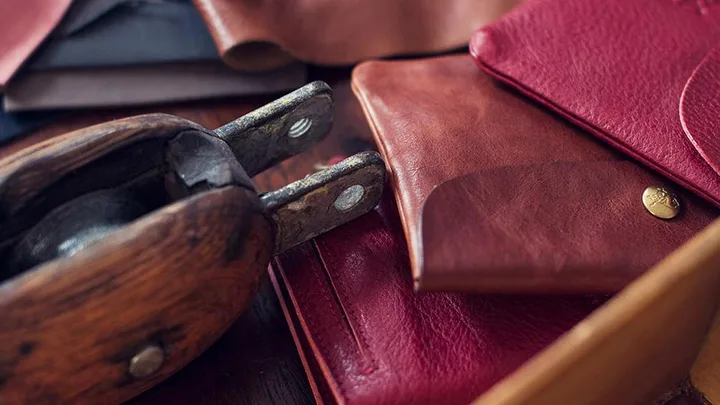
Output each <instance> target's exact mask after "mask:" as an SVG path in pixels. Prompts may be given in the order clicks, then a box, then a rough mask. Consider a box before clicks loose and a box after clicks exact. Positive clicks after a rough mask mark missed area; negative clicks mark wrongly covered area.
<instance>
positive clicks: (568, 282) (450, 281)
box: [420, 161, 717, 294]
mask: <svg viewBox="0 0 720 405" xmlns="http://www.w3.org/2000/svg"><path fill="white" fill-rule="evenodd" d="M664 183H666V181H664V180H663V179H661V178H660V177H658V176H655V175H653V174H650V173H649V172H648V171H646V170H644V169H642V168H640V167H639V166H638V165H637V164H635V163H632V162H627V161H598V162H571V163H549V164H531V165H522V166H506V167H500V168H495V169H488V170H481V171H476V172H474V173H470V174H467V175H464V176H461V177H457V178H454V179H452V180H449V181H447V182H444V183H442V184H440V185H439V186H438V187H437V188H435V189H434V190H433V191H432V193H431V194H430V195H429V196H428V198H427V200H426V201H425V203H424V205H423V208H422V213H421V216H422V225H421V230H420V233H421V236H420V237H421V240H422V245H421V251H422V252H421V254H422V264H421V266H422V270H421V272H422V274H423V278H424V280H423V283H422V284H421V286H420V287H421V288H425V289H432V290H455V291H457V290H458V289H464V290H469V291H475V292H486V293H540V294H545V293H569V292H572V293H612V292H616V291H618V290H620V289H621V288H623V287H624V286H625V285H627V284H628V283H630V282H631V281H632V280H634V279H635V278H636V277H637V276H639V275H641V274H642V273H643V272H645V271H646V270H647V269H648V268H650V267H651V266H652V265H654V264H655V263H657V262H658V261H660V260H661V259H662V258H663V257H665V256H666V255H667V254H669V253H670V252H672V251H673V250H674V249H675V248H677V246H679V245H681V244H682V243H683V242H685V241H687V240H689V239H690V238H691V237H692V236H693V235H694V234H695V233H697V232H699V231H700V230H701V229H703V228H704V227H705V226H707V225H708V224H709V223H710V222H712V220H713V219H714V218H715V217H716V216H717V211H716V209H715V208H714V207H712V206H710V205H709V204H707V203H705V202H704V201H701V200H700V199H698V198H696V197H695V196H692V195H690V194H689V193H681V194H679V195H680V200H681V204H682V208H683V211H682V213H681V214H680V215H679V216H678V217H676V218H674V219H672V220H669V221H666V220H661V219H658V218H656V217H654V216H652V215H651V214H650V213H649V212H648V211H647V210H646V209H645V206H644V205H643V202H642V195H643V192H644V190H645V188H646V187H648V186H651V185H663V184H664Z"/></svg>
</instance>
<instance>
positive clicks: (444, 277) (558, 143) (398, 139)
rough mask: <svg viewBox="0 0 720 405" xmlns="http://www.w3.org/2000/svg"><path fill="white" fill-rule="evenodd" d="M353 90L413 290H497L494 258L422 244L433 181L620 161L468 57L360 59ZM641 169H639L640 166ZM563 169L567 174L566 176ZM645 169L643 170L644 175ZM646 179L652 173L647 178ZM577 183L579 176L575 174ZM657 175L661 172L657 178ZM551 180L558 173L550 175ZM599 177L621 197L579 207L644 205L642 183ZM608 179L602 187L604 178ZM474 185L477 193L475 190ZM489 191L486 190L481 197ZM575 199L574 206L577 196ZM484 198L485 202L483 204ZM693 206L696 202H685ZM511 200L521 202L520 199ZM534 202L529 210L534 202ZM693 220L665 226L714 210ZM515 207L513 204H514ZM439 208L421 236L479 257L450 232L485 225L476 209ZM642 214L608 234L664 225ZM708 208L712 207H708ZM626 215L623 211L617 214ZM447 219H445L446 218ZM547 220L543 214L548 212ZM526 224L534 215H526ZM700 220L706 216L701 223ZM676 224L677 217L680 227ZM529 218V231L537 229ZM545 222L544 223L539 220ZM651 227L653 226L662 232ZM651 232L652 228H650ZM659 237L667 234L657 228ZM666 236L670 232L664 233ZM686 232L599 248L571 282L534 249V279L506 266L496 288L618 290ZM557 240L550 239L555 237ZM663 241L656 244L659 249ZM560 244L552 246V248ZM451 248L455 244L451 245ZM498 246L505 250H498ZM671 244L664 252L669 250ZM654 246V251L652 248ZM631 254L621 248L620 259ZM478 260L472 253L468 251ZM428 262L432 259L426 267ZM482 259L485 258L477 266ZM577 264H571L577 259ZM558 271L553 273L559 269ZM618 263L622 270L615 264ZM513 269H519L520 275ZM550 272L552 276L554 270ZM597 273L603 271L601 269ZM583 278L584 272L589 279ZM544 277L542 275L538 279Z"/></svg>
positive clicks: (528, 266) (554, 206)
mask: <svg viewBox="0 0 720 405" xmlns="http://www.w3.org/2000/svg"><path fill="white" fill-rule="evenodd" d="M353 88H354V90H355V92H356V94H357V95H358V97H359V99H360V100H361V103H362V105H363V108H364V109H365V112H366V115H367V117H368V119H369V121H370V123H371V126H372V127H373V131H374V133H375V137H376V140H377V142H378V145H379V147H380V150H381V152H382V153H383V155H384V157H385V159H386V162H387V164H388V166H389V170H390V173H391V179H392V182H393V186H394V191H395V196H396V199H397V201H398V206H399V210H400V213H401V218H402V222H403V227H404V230H405V234H406V236H407V239H408V245H409V250H410V258H411V263H412V271H413V276H414V278H415V281H416V287H417V288H419V289H421V290H445V291H447V290H461V291H462V290H465V291H467V290H472V291H480V292H483V291H493V292H497V291H498V290H499V287H500V284H496V285H493V283H487V284H484V283H483V280H484V279H485V277H487V276H493V275H494V276H497V272H498V271H501V270H500V268H493V267H492V266H491V264H492V261H488V262H484V263H483V262H479V261H477V262H475V263H474V266H469V265H468V264H467V263H460V262H457V261H456V260H450V258H449V257H452V256H449V255H447V254H444V253H442V252H437V251H435V249H442V246H443V245H442V244H440V243H435V242H433V243H432V244H425V243H423V238H424V236H423V234H428V232H430V231H429V230H426V229H424V226H425V224H424V223H423V222H422V218H421V215H422V210H423V206H424V205H425V204H426V200H427V199H428V197H429V196H430V194H431V192H432V191H433V189H435V187H438V186H440V187H443V186H442V184H443V183H445V182H448V181H450V180H453V179H455V178H456V177H459V176H461V175H465V174H469V173H474V172H479V171H482V170H485V169H492V168H499V167H504V166H518V165H533V164H541V163H554V162H596V161H618V160H621V159H622V158H621V157H620V156H619V155H618V154H616V153H614V152H613V151H611V150H610V149H608V148H607V147H605V146H603V145H600V144H599V143H597V142H596V141H595V140H594V139H593V138H592V137H590V136H589V135H588V134H586V133H585V132H583V131H580V130H578V129H576V128H574V127H571V126H569V125H568V124H566V123H565V122H563V121H561V120H559V119H557V118H555V117H554V116H552V115H550V114H548V113H547V112H546V111H545V110H543V109H542V108H541V107H538V106H536V105H534V104H533V103H532V102H530V101H527V100H525V99H524V98H522V97H520V96H518V95H517V94H516V93H514V92H512V91H510V90H508V89H507V88H505V87H503V86H502V85H500V84H498V83H496V82H495V81H493V80H492V79H491V78H490V77H489V76H487V75H485V74H484V73H481V72H480V71H479V70H478V69H477V67H476V66H475V65H474V64H473V61H472V59H471V58H470V56H469V55H453V56H443V57H438V58H432V59H424V60H413V61H395V62H367V63H364V64H362V65H360V66H358V67H357V68H356V69H355V71H354V72H353ZM642 171H643V172H645V171H644V169H643V170H642ZM568 175H573V173H572V172H571V173H569V174H568ZM645 176H649V174H645ZM645 178H646V179H650V178H651V177H645ZM575 180H577V179H575ZM659 180H660V179H659ZM557 181H558V185H560V184H562V183H563V182H564V179H562V178H558V179H557ZM604 181H607V182H610V183H616V186H617V187H619V188H626V189H624V190H623V196H625V198H626V200H623V201H613V200H607V199H600V201H596V202H593V201H587V202H584V206H585V207H586V209H590V208H592V207H593V203H595V204H609V205H611V208H610V209H621V207H631V206H632V207H633V208H632V209H633V210H638V209H639V210H642V200H641V196H642V193H643V190H644V187H646V186H649V185H651V184H647V185H641V184H640V183H639V182H635V183H632V184H630V183H629V182H625V183H623V182H620V181H616V180H615V179H613V178H606V177H605V178H604ZM605 186H607V185H605ZM463 187H465V188H466V189H467V192H468V193H469V194H468V195H472V194H473V192H474V191H473V188H475V189H477V188H480V187H482V185H480V184H476V183H473V182H470V183H467V184H462V185H460V186H458V189H459V190H461V189H462V188H463ZM476 191H477V190H476ZM534 197H535V200H531V199H528V200H527V202H528V207H529V209H538V207H541V206H544V207H546V208H547V209H548V210H555V211H557V212H558V214H557V215H558V217H560V216H562V215H576V214H574V210H575V209H576V208H577V207H574V206H570V205H564V204H565V202H564V201H562V199H557V200H554V199H552V196H542V195H536V196H534ZM487 198H492V196H487ZM495 198H497V201H494V202H493V204H496V206H497V207H502V206H503V203H504V202H505V201H504V199H505V198H507V197H506V196H503V195H502V194H501V193H496V196H495ZM685 198H686V195H685V193H681V199H683V200H684V199H685ZM578 199H579V197H578V196H576V197H575V200H574V201H573V203H577V201H578ZM488 204H490V203H489V202H488ZM693 206H694V205H693ZM518 207H519V206H518ZM533 207H534V208H533ZM703 207H705V208H703V209H702V210H699V211H700V212H701V214H700V217H697V218H696V217H695V215H698V212H696V211H698V210H694V209H692V210H688V211H687V212H686V213H685V215H684V216H682V217H680V218H676V219H674V220H673V221H671V223H674V225H675V226H678V227H680V228H683V227H685V226H687V229H695V228H694V227H695V226H697V224H705V225H706V224H707V223H709V221H708V219H707V218H708V217H709V216H712V215H716V213H715V212H714V211H708V210H711V208H709V207H707V206H705V205H703ZM515 208H517V207H515ZM434 209H436V210H439V211H440V212H438V213H437V215H439V216H443V215H444V216H446V218H448V219H447V221H446V226H445V227H443V225H442V223H436V224H435V225H433V227H434V228H435V229H433V230H432V232H435V235H430V236H427V237H428V238H434V239H433V240H434V241H436V240H438V239H442V237H444V236H447V237H448V238H451V239H452V238H454V240H455V241H456V242H457V243H462V245H460V246H459V248H461V249H476V250H478V252H477V253H478V254H482V253H483V252H481V251H480V250H481V249H487V248H488V247H491V246H482V245H481V244H478V243H477V241H475V240H473V239H468V238H462V237H457V238H456V237H455V236H452V235H451V234H452V233H453V232H457V229H453V228H452V227H453V226H455V227H478V228H481V227H483V226H485V223H483V222H484V221H483V220H481V219H482V218H484V217H482V216H480V217H478V216H476V217H474V220H477V221H479V222H473V221H474V220H473V219H471V218H470V216H469V213H468V212H463V211H459V210H457V209H456V208H455V207H453V206H452V204H449V203H447V204H446V205H445V207H442V208H441V207H435V208H434ZM633 212H638V215H639V214H642V216H641V217H638V219H637V220H635V221H630V222H629V221H624V222H622V223H617V227H616V228H612V227H608V228H607V232H611V229H615V232H617V234H618V235H622V234H623V233H629V234H632V235H636V236H637V235H638V233H637V232H636V231H635V227H637V226H638V225H639V223H640V222H641V221H647V220H650V221H647V222H648V223H647V224H645V225H643V226H642V227H640V229H644V230H646V231H649V227H651V225H652V223H653V221H654V222H655V223H657V225H658V227H660V228H661V227H666V226H667V224H663V222H662V220H659V219H656V218H653V217H650V218H647V216H649V214H648V213H642V212H639V211H633ZM708 212H713V214H708ZM583 215H585V216H586V217H587V218H592V216H591V215H589V213H584V214H583ZM624 215H625V217H628V218H629V217H631V216H630V215H627V214H624ZM450 217H452V219H450ZM550 217H551V216H550ZM689 219H690V220H691V221H694V222H692V225H690V224H687V225H686V224H684V222H685V221H688V220H689ZM513 220H515V221H522V218H520V217H517V216H516V217H515V218H513ZM528 220H529V221H531V220H532V219H528ZM704 221H706V222H704ZM681 222H683V224H680V223H681ZM535 225H536V228H535V229H536V230H537V229H539V228H537V226H539V225H538V224H535ZM545 225H548V224H547V223H546V224H545ZM595 225H597V224H592V223H589V224H588V225H587V226H588V227H590V228H592V227H593V226H595ZM660 228H658V229H660ZM573 229H574V232H582V230H581V228H579V227H575V228H573ZM651 235H652V233H651ZM662 235H667V232H666V233H662ZM671 235H672V233H671ZM687 235H688V232H687V231H683V232H680V233H679V234H678V235H672V237H673V238H674V239H672V240H671V241H663V242H662V243H660V242H656V243H655V244H653V243H652V242H653V241H655V239H652V238H653V236H651V239H648V244H647V245H646V248H645V249H646V250H642V251H637V252H635V254H636V255H637V258H635V259H633V260H634V261H633V262H628V263H626V264H627V266H621V265H619V264H618V263H617V262H615V263H613V262H612V260H619V258H620V256H615V257H613V255H614V254H615V252H614V251H602V252H600V251H598V252H597V254H595V256H593V257H595V258H597V257H603V258H604V259H603V261H602V262H599V263H598V266H599V265H602V264H603V263H604V264H607V265H608V266H612V267H606V268H605V269H604V270H603V271H600V272H595V274H593V275H592V279H593V282H590V281H588V280H589V279H584V280H583V282H582V283H580V282H577V281H578V279H575V281H576V283H574V284H573V283H571V282H570V280H563V279H562V274H563V273H562V272H564V271H570V270H569V269H570V267H568V268H567V269H566V268H563V267H562V265H561V263H555V265H554V266H547V263H545V264H543V262H542V261H538V260H536V259H537V256H533V257H532V260H530V259H529V260H528V261H527V263H525V264H524V265H523V267H518V268H516V269H515V271H520V270H522V271H523V272H524V273H523V274H525V275H527V274H532V275H533V276H534V277H538V278H537V279H536V281H537V282H535V283H528V282H527V281H526V280H524V279H523V277H524V276H523V277H517V276H515V275H513V274H512V273H510V272H508V273H507V274H504V275H503V276H505V278H504V279H503V280H504V281H503V284H502V286H503V289H507V291H526V292H528V291H533V292H537V293H546V292H549V291H558V290H562V291H568V290H573V291H575V292H581V291H594V292H597V291H608V290H612V291H616V290H617V288H619V287H620V286H621V284H623V282H624V283H626V282H627V281H628V280H631V279H633V278H634V277H635V276H637V275H638V274H639V273H640V272H641V270H640V269H642V268H645V269H647V268H649V267H650V266H651V265H652V264H654V262H655V261H656V260H657V259H658V258H659V257H661V255H662V254H665V253H668V252H669V251H670V250H672V248H676V247H678V246H679V245H680V243H681V242H682V241H684V240H685V239H686V238H687ZM524 237H525V238H527V241H528V242H531V241H534V239H533V238H534V237H539V235H525V236H524ZM582 237H583V235H581V234H579V235H567V240H572V239H573V238H582ZM613 237H614V236H613V235H612V234H610V235H604V236H603V238H604V239H603V240H605V241H608V240H611V239H612V238H613ZM585 240H586V242H587V243H588V244H589V245H588V246H585V247H584V249H586V250H588V251H591V250H592V249H593V246H592V242H593V241H591V240H589V239H585ZM557 242H558V241H557V240H556V243H557ZM658 245H659V246H661V247H662V248H661V249H660V248H659V246H658ZM560 247H561V246H553V247H552V248H553V249H556V248H560ZM457 248H458V247H456V249H457ZM503 248H504V247H503ZM548 249H550V247H548V246H542V245H537V246H535V253H536V254H540V252H545V253H544V254H547V253H546V252H547V251H548ZM668 249H669V250H668ZM656 250H657V252H656ZM512 253H514V252H504V251H486V252H484V254H486V255H487V257H491V256H492V255H509V254H512ZM629 256H631V255H630V254H629V253H628V252H624V253H623V257H625V258H627V257H629ZM437 257H444V258H445V265H444V266H443V265H442V261H440V263H439V265H438V262H432V261H431V260H430V259H429V258H437ZM476 259H477V257H476ZM457 260H461V259H460V258H459V257H458V258H457ZM426 263H428V264H430V263H432V266H426ZM483 264H485V265H487V266H485V267H483ZM576 264H577V263H576ZM559 268H560V269H561V270H562V271H561V272H560V273H559V274H556V272H557V271H558V269H559ZM621 269H622V270H621ZM621 271H627V272H628V273H627V274H626V275H625V277H622V279H624V281H623V282H620V281H619V280H620V278H618V275H617V274H618V273H617V272H621ZM518 274H519V273H518ZM553 274H556V276H555V277H553ZM609 275H612V277H609V278H607V279H603V276H609ZM588 277H590V276H588ZM538 280H542V281H543V282H539V281H538Z"/></svg>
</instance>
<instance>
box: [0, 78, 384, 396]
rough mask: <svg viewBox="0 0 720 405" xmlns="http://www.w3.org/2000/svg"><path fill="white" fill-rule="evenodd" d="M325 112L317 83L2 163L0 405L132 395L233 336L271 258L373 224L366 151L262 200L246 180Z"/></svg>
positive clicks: (374, 198)
mask: <svg viewBox="0 0 720 405" xmlns="http://www.w3.org/2000/svg"><path fill="white" fill-rule="evenodd" d="M332 114H333V99H332V92H331V90H330V88H329V87H328V86H327V85H326V84H325V83H322V82H314V83H311V84H308V85H306V86H304V87H302V88H300V89H299V90H296V91H295V92H293V93H291V94H289V95H286V96H284V97H282V98H280V99H278V100H276V101H274V102H272V103H270V104H268V105H266V106H264V107H262V108H260V109H258V110H255V111H253V112H251V113H249V114H247V115H245V116H243V117H241V118H239V119H237V120H236V121H234V122H231V123H229V124H226V125H225V126H223V127H220V128H218V129H216V130H214V131H210V130H207V129H205V128H203V127H201V126H200V125H198V124H195V123H193V122H190V121H187V120H184V119H181V118H178V117H175V116H171V115H165V114H151V115H143V116H138V117H132V118H127V119H121V120H117V121H112V122H108V123H105V124H100V125H96V126H93V127H89V128H85V129H82V130H79V131H75V132H72V133H70V134H67V135H64V136H62V137H59V138H55V139H52V140H50V141H47V142H44V143H41V144H38V145H35V146H33V147H30V148H28V149H25V150H23V151H20V152H19V153H17V154H15V155H13V156H10V157H8V158H6V159H4V160H3V161H1V162H0V269H1V270H2V271H1V272H0V274H1V275H0V277H2V281H1V283H2V284H0V403H2V404H4V405H14V404H34V405H43V404H53V405H59V404H73V405H81V404H92V405H102V404H118V403H120V402H122V401H124V400H127V399H129V398H131V397H133V396H135V395H137V394H138V393H140V392H142V391H144V390H146V389H147V388H149V387H151V386H153V385H155V384H157V383H158V382H160V381H162V380H164V379H165V378H167V377H168V376H169V375H170V374H172V373H173V372H174V371H176V370H178V369H179V368H180V367H182V366H183V365H185V364H186V363H188V362H189V361H191V360H192V359H193V358H195V357H196V356H198V355H199V354H200V353H201V352H202V351H203V350H204V349H205V348H207V347H208V346H209V345H210V344H211V343H213V342H214V341H215V340H216V339H217V338H218V337H219V336H220V335H221V334H222V333H223V332H224V331H225V330H226V328H228V327H229V326H230V324H231V323H232V322H233V320H234V319H235V318H236V317H237V316H238V315H239V314H240V313H241V312H242V311H243V310H244V309H245V308H246V307H247V306H248V305H249V303H250V301H251V299H252V298H253V296H254V294H255V293H256V291H257V289H258V287H259V283H260V282H261V280H262V277H263V276H264V274H265V272H266V269H267V266H268V263H269V261H270V258H271V257H272V256H273V255H274V254H277V253H280V252H282V251H283V250H285V249H287V248H289V247H292V246H294V245H296V244H299V243H301V242H303V241H306V240H308V239H310V238H312V237H314V236H316V235H318V234H321V233H323V232H325V231H327V230H330V229H331V228H334V227H336V226H338V225H340V224H342V223H344V222H347V221H349V220H351V219H354V218H356V217H358V216H360V215H362V214H364V213H366V212H368V211H370V210H371V209H372V208H373V207H374V206H375V205H376V204H377V203H378V201H379V199H380V196H381V193H382V190H383V183H384V180H385V166H384V163H383V161H382V159H381V158H380V156H379V155H378V154H377V153H376V152H363V153H359V154H357V155H355V156H352V157H350V158H348V159H346V160H344V161H342V162H340V163H338V164H336V165H334V166H332V167H330V168H328V169H325V170H323V171H321V172H317V173H314V174H312V175H309V176H308V177H306V178H304V179H302V180H299V181H297V182H294V183H292V184H290V185H288V186H285V187H283V188H281V189H279V190H275V191H271V192H268V193H265V194H262V195H259V194H258V192H257V191H256V189H255V187H254V185H253V183H252V182H251V180H250V178H251V177H252V176H254V175H256V174H257V173H260V172H262V171H263V170H265V169H267V168H269V167H271V166H273V165H275V164H277V163H278V162H280V161H282V160H283V159H285V158H288V157H290V156H293V155H295V154H297V153H299V152H301V151H303V150H305V149H306V148H308V147H309V146H310V145H312V144H314V143H315V142H317V141H319V140H321V139H322V138H323V137H324V136H325V135H326V134H327V133H328V132H329V130H330V127H331V125H332Z"/></svg>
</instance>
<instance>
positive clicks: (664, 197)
mask: <svg viewBox="0 0 720 405" xmlns="http://www.w3.org/2000/svg"><path fill="white" fill-rule="evenodd" d="M642 200H643V205H645V208H646V209H647V210H648V212H650V213H651V214H653V215H654V216H656V217H658V218H662V219H672V218H675V217H676V216H677V215H678V214H679V213H680V200H679V199H678V198H677V195H675V193H674V192H673V191H672V190H670V189H669V188H667V187H665V186H650V187H648V188H646V189H645V192H643V197H642Z"/></svg>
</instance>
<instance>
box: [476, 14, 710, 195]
mask: <svg viewBox="0 0 720 405" xmlns="http://www.w3.org/2000/svg"><path fill="white" fill-rule="evenodd" d="M470 50H471V53H472V54H473V55H474V56H475V58H476V59H477V62H478V63H479V65H480V66H481V67H482V68H483V69H484V70H485V71H487V72H488V73H490V74H491V75H493V76H494V77H496V78H498V79H499V80H501V81H503V82H505V83H508V84H510V85H511V86H512V87H514V88H516V89H518V90H520V91H521V92H523V93H525V94H527V95H529V96H530V97H532V98H533V99H535V100H536V101H538V102H540V103H542V104H544V105H546V106H548V107H549V108H551V109H553V110H554V111H556V112H558V113H559V114H561V115H562V116H564V117H566V118H567V119H569V120H570V121H572V122H574V123H576V124H578V125H580V126H581V127H583V128H585V129H587V130H588V131H590V132H591V133H593V134H595V135H597V136H599V137H600V138H602V139H603V140H605V141H607V142H608V143H610V144H611V145H613V146H615V147H617V148H619V149H620V150H622V151H623V152H625V153H627V154H629V155H630V156H633V157H634V158H636V159H638V160H640V161H641V162H643V163H645V164H646V165H648V166H650V167H652V168H654V169H656V170H657V171H659V172H661V173H662V174H664V175H665V176H667V177H669V178H671V179H673V180H675V181H677V182H678V183H680V184H681V185H683V186H685V187H687V188H688V189H690V190H692V191H694V192H696V193H698V194H699V195H701V196H703V197H705V198H706V199H708V200H710V201H711V202H713V203H714V204H716V205H720V176H719V175H718V174H719V173H720V137H718V136H717V134H718V131H720V114H719V113H718V111H719V110H720V4H717V3H716V2H704V1H697V2H696V1H678V0H578V1H572V2H567V1H558V0H530V1H528V2H527V3H526V4H525V5H523V6H522V7H519V8H517V9H515V10H514V11H513V12H511V13H510V14H508V15H506V16H505V17H504V18H503V19H501V20H499V21H497V22H496V23H494V24H491V25H489V26H487V27H485V28H482V29H481V30H479V31H478V32H477V33H476V34H475V36H474V37H473V39H472V41H471V43H470Z"/></svg>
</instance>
